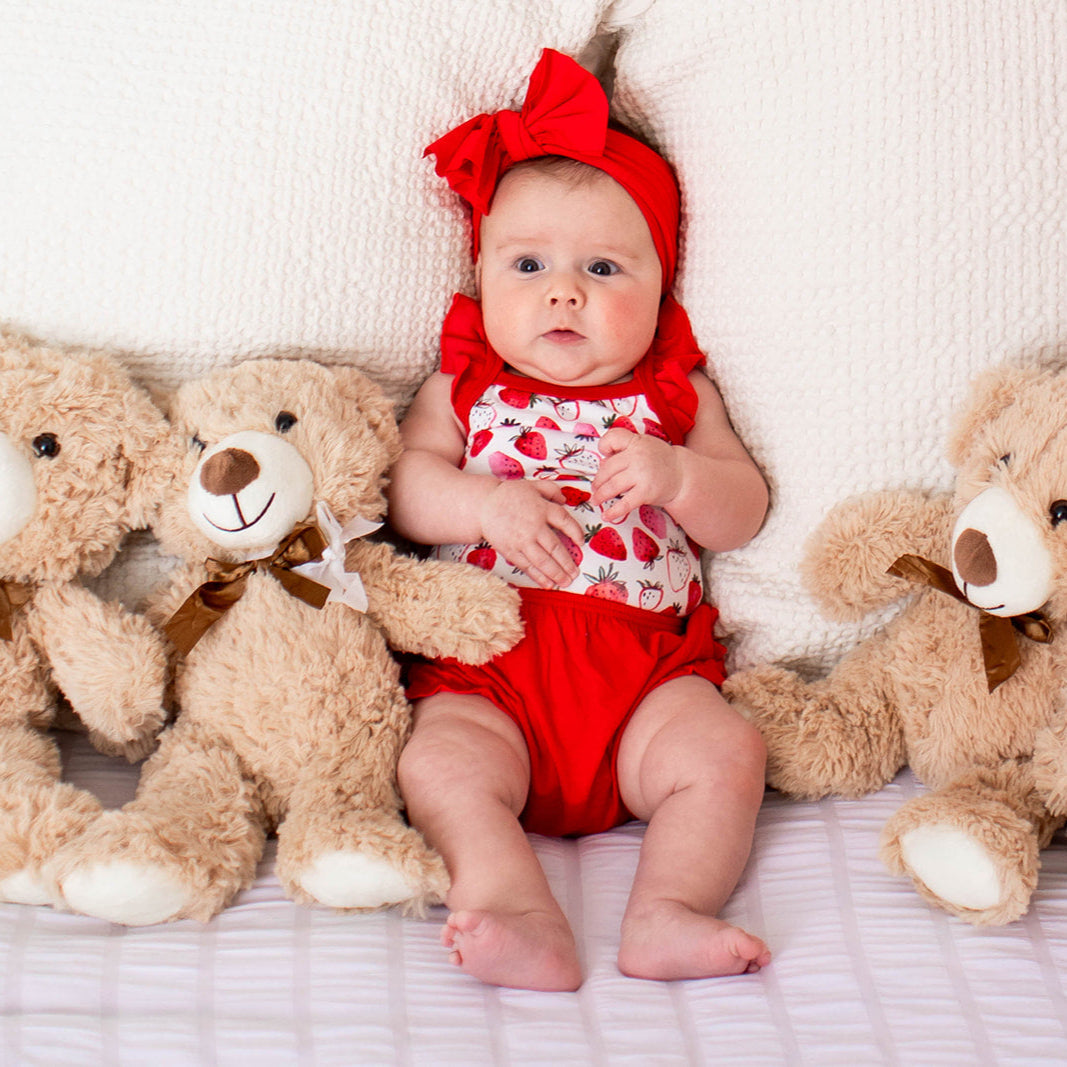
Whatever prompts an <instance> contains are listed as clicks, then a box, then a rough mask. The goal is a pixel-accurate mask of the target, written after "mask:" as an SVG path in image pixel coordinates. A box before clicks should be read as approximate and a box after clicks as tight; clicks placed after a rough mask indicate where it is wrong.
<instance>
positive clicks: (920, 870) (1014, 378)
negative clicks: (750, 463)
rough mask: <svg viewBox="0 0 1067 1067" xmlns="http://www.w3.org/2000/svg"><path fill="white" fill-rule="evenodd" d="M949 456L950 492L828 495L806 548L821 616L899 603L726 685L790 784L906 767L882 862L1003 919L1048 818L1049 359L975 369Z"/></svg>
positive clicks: (1053, 550) (802, 792)
mask: <svg viewBox="0 0 1067 1067" xmlns="http://www.w3.org/2000/svg"><path fill="white" fill-rule="evenodd" d="M949 458H950V460H951V462H952V464H953V465H954V467H955V468H956V470H957V477H956V487H955V493H954V495H952V496H951V497H949V496H945V497H933V498H931V497H927V496H924V495H921V494H919V493H913V492H886V493H881V494H876V495H873V496H870V497H864V498H860V499H858V500H854V501H849V502H845V503H844V504H842V505H839V506H838V507H837V508H835V509H834V510H833V511H832V512H831V513H830V514H829V515H828V517H827V518H826V520H824V523H823V524H822V525H821V526H820V528H819V529H818V530H817V531H816V533H815V534H814V535H813V537H812V540H811V542H810V544H809V546H808V550H807V553H806V558H805V561H804V569H805V578H806V580H807V583H808V585H809V587H810V588H811V590H812V592H813V594H814V596H815V597H816V599H817V600H818V602H819V604H820V606H821V607H822V609H823V610H824V611H825V613H826V614H827V615H829V616H831V617H836V618H839V619H858V618H861V617H862V616H863V615H865V614H866V613H868V612H871V611H873V610H874V609H876V608H883V607H885V606H887V605H889V604H891V603H892V602H893V601H895V600H897V599H899V598H902V597H909V598H910V600H909V602H908V603H907V604H906V606H905V607H904V608H903V610H902V611H901V612H900V613H899V614H898V615H897V616H896V617H895V618H893V619H892V620H891V621H889V622H888V623H887V624H886V625H885V626H884V627H883V628H881V629H880V630H879V631H878V632H877V633H876V634H875V635H874V636H873V637H871V638H869V639H868V640H866V641H863V642H862V643H861V644H860V645H859V646H858V647H857V648H856V649H854V650H853V651H852V652H851V653H850V654H849V655H847V656H845V657H844V659H842V660H841V662H840V663H839V664H838V665H837V667H836V668H835V669H834V670H833V671H832V672H831V673H830V674H829V675H828V676H827V677H826V678H823V679H821V680H817V681H805V680H804V679H802V678H801V677H800V676H799V675H798V674H796V673H794V672H791V671H788V670H784V669H781V668H777V667H764V668H758V669H754V670H750V671H743V672H740V673H738V674H737V675H736V676H734V677H733V678H732V679H731V680H730V681H729V682H728V683H727V690H726V691H727V693H728V694H729V696H730V698H731V699H732V700H733V701H734V702H735V703H736V704H737V705H738V706H739V708H740V709H741V710H742V712H745V713H747V714H748V715H749V716H750V717H751V719H752V720H753V721H754V722H756V723H757V724H758V725H759V727H760V729H761V730H762V731H763V735H764V738H765V739H766V742H767V747H768V781H769V782H770V784H771V785H773V786H775V787H777V788H779V789H781V790H783V791H785V792H787V793H791V794H793V795H794V796H798V797H809V798H814V797H820V796H824V795H826V794H830V793H838V794H842V795H845V796H853V797H855V796H860V795H862V794H864V793H868V792H871V791H873V790H876V789H878V788H880V787H881V786H883V785H884V784H885V783H886V782H888V781H889V780H890V779H891V778H892V777H893V776H894V775H895V774H896V772H897V771H898V770H899V769H900V768H901V767H902V766H903V765H904V764H905V763H908V764H910V765H911V767H912V768H913V770H914V772H915V774H916V775H917V776H918V777H919V778H920V779H921V780H922V781H923V782H924V783H925V784H926V785H927V786H928V787H929V789H930V791H929V792H927V793H925V794H923V795H920V796H918V797H916V798H914V799H912V800H910V801H909V802H908V803H906V804H905V805H904V806H903V807H902V808H901V809H900V810H899V811H898V812H897V813H896V814H895V815H894V816H893V817H892V818H891V819H890V821H889V823H888V824H887V825H886V827H885V829H884V833H883V837H882V857H883V859H884V860H885V861H886V863H887V864H888V866H889V867H890V869H891V870H892V871H894V873H906V874H908V875H910V876H911V878H912V879H913V881H914V883H915V885H916V887H917V888H918V890H919V892H920V893H921V894H922V895H923V896H924V897H926V898H927V899H928V900H930V901H932V902H934V903H936V904H938V905H939V906H941V907H942V908H945V909H946V910H947V911H950V912H952V913H953V914H955V915H958V916H960V917H961V918H964V919H966V920H968V921H970V922H972V923H976V924H985V923H1006V922H1010V921H1012V920H1014V919H1016V918H1018V917H1019V916H1020V915H1022V914H1023V913H1024V912H1025V911H1026V909H1027V907H1028V904H1029V900H1030V897H1031V894H1032V892H1033V890H1034V886H1035V884H1036V881H1037V872H1038V867H1039V859H1038V852H1039V850H1040V849H1042V848H1043V847H1045V846H1046V845H1047V844H1048V843H1049V840H1050V838H1051V837H1052V834H1053V833H1054V831H1055V829H1056V828H1057V827H1058V826H1059V825H1060V824H1061V822H1062V821H1063V820H1062V817H1061V816H1060V815H1059V814H1056V815H1053V814H1050V812H1049V810H1048V808H1047V807H1046V804H1045V802H1044V799H1043V793H1042V792H1041V791H1040V790H1039V789H1038V788H1037V787H1036V786H1035V779H1034V772H1033V764H1032V757H1033V756H1034V753H1035V747H1036V746H1037V745H1039V744H1041V743H1043V741H1042V738H1043V737H1044V736H1045V730H1046V728H1047V727H1048V726H1049V725H1050V724H1051V723H1052V722H1053V721H1055V720H1056V718H1057V712H1058V711H1059V710H1060V708H1061V707H1062V696H1061V694H1062V692H1063V687H1064V685H1065V684H1067V633H1064V631H1063V627H1064V619H1065V618H1067V369H1065V368H1061V367H1055V368H1053V367H1029V368H1025V367H1013V366H1003V367H999V368H995V369H993V370H991V371H988V372H986V374H985V375H983V376H981V377H980V378H979V379H978V380H977V381H976V382H975V384H974V386H973V393H972V396H971V399H970V402H969V405H968V406H967V407H966V410H965V411H964V412H963V413H962V416H961V417H960V418H959V420H958V422H957V425H956V426H955V429H954V432H953V434H952V436H951V440H950V444H949ZM1064 807H1067V805H1063V806H1061V807H1059V808H1058V810H1060V811H1062V810H1063V808H1064Z"/></svg>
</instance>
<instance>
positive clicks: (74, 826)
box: [0, 727, 100, 904]
mask: <svg viewBox="0 0 1067 1067" xmlns="http://www.w3.org/2000/svg"><path fill="white" fill-rule="evenodd" d="M60 773H61V765H60V758H59V750H58V749H57V748H56V745H55V742H54V741H53V740H52V739H51V738H50V737H48V736H47V735H46V734H44V733H40V732H38V731H37V730H33V729H31V728H29V727H23V728H17V727H9V728H7V729H3V730H0V900H7V901H11V902H12V903H15V904H51V903H53V901H54V892H53V891H52V889H51V887H50V885H49V882H48V879H47V878H46V877H45V875H44V873H43V868H44V866H45V865H46V863H47V861H48V860H50V859H51V857H52V856H53V854H54V853H55V852H56V850H57V849H59V848H60V847H61V846H62V845H63V843H64V842H65V841H68V840H70V839H71V838H72V837H75V836H76V835H77V834H79V833H81V832H82V831H83V830H84V829H85V828H86V827H87V826H89V824H90V823H91V822H92V821H93V819H95V818H96V817H97V815H99V813H100V802H99V801H98V800H97V799H96V797H94V796H93V795H92V794H91V793H88V792H86V791H85V790H83V789H78V788H77V787H76V786H74V785H71V784H70V783H69V782H62V781H60Z"/></svg>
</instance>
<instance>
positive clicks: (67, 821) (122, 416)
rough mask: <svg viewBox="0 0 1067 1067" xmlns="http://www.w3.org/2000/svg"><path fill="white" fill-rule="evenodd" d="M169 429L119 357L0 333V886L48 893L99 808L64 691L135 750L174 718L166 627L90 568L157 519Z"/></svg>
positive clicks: (109, 734)
mask: <svg viewBox="0 0 1067 1067" xmlns="http://www.w3.org/2000/svg"><path fill="white" fill-rule="evenodd" d="M166 435H167V428H166V425H165V423H164V420H163V416H162V414H161V413H160V412H159V410H158V409H157V408H156V407H155V406H154V405H153V404H152V403H151V401H150V400H149V398H148V395H147V394H146V393H144V392H143V391H141V390H140V389H138V388H136V387H135V386H134V385H133V384H132V383H131V381H130V379H129V378H128V377H127V375H126V374H125V372H124V371H123V370H122V369H121V368H120V367H119V365H118V364H117V363H116V362H115V361H113V360H112V359H110V358H109V357H108V356H105V355H102V354H82V355H73V354H66V353H63V352H60V351H57V350H54V349H49V348H46V347H44V346H38V345H35V344H33V343H31V342H30V341H28V340H26V339H25V338H19V337H16V336H13V335H10V334H4V335H2V336H0V500H2V504H0V899H3V900H9V901H15V902H18V903H24V904H44V903H48V902H50V899H51V898H50V893H49V890H48V883H47V880H46V879H45V878H43V877H42V867H43V865H44V864H45V863H46V862H47V861H48V860H49V859H50V858H51V856H52V854H53V853H54V852H55V850H56V849H57V848H58V847H59V846H60V845H61V844H62V842H64V841H65V840H67V839H68V838H69V837H71V836H72V835H74V834H77V833H78V832H79V831H81V830H82V829H84V828H85V826H86V825H88V824H89V823H90V822H91V821H92V820H93V819H94V818H95V817H96V815H97V814H98V813H99V811H100V805H99V803H98V802H97V800H96V798H95V797H94V796H92V795H91V794H90V793H87V792H85V791H84V790H81V789H77V788H75V787H74V786H73V785H71V784H70V783H67V782H63V781H62V780H61V777H60V775H61V768H60V759H59V752H58V749H57V748H56V745H55V742H54V741H53V740H52V739H51V737H50V736H49V735H48V732H47V730H48V727H49V726H51V725H52V723H53V722H54V721H55V718H56V715H57V711H59V710H61V709H62V710H63V711H66V706H65V705H61V701H60V696H62V697H65V698H66V700H67V701H68V702H69V704H70V706H71V707H72V708H73V710H74V712H75V713H76V714H77V715H78V716H79V717H80V719H81V720H82V722H83V724H84V726H85V727H87V728H88V731H89V735H90V737H91V739H92V741H93V743H94V744H95V745H96V747H97V748H99V749H101V750H102V751H105V752H109V753H122V754H124V755H126V756H127V757H128V758H130V759H138V758H140V757H142V756H144V755H145V754H146V752H147V750H148V749H149V748H150V747H151V743H152V738H153V737H154V736H155V734H156V733H157V732H158V730H159V729H160V727H161V726H162V725H163V721H164V712H163V699H164V681H165V674H166V657H165V653H164V647H163V642H162V640H161V638H160V636H159V634H158V633H157V632H156V631H155V630H153V629H152V627H151V626H149V624H148V623H147V622H146V621H145V620H144V619H143V618H141V617H139V616H137V615H134V614H131V613H130V612H129V611H127V610H126V609H125V608H123V607H122V606H121V605H119V604H115V603H109V602H105V601H103V600H101V599H99V598H98V597H97V596H96V595H95V594H94V593H93V592H91V591H90V590H89V589H88V588H86V587H85V586H84V585H82V584H81V579H82V578H85V577H91V576H93V575H96V574H99V573H100V572H101V571H102V570H103V569H104V567H106V566H107V564H108V563H110V562H111V560H112V558H113V557H114V556H115V553H116V551H117V550H118V548H119V545H120V543H121V542H122V540H123V538H124V536H125V535H126V533H127V532H128V531H130V530H131V529H135V528H138V527H144V526H146V525H147V524H148V520H149V514H150V509H151V506H152V505H153V503H154V501H156V500H157V499H158V498H159V495H160V492H161V488H162V481H161V479H160V476H159V474H160V472H159V469H158V467H157V465H156V460H157V457H158V455H159V450H160V445H161V443H162V442H163V441H164V440H165V438H166Z"/></svg>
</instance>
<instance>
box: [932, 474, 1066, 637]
mask: <svg viewBox="0 0 1067 1067" xmlns="http://www.w3.org/2000/svg"><path fill="white" fill-rule="evenodd" d="M952 573H953V576H954V577H955V579H956V584H957V585H958V586H959V587H960V589H961V590H962V592H963V594H964V596H966V597H967V599H968V600H969V601H970V602H971V603H972V604H973V605H974V606H975V607H977V608H981V609H982V610H983V611H987V612H989V614H990V615H1001V616H1005V617H1008V616H1012V615H1025V614H1027V613H1028V612H1031V611H1037V610H1038V609H1039V608H1040V607H1042V606H1043V605H1044V604H1045V602H1046V601H1047V600H1048V598H1049V597H1050V596H1051V595H1052V557H1051V555H1050V554H1049V551H1048V548H1047V547H1046V546H1045V543H1044V541H1043V540H1042V537H1041V533H1040V531H1039V530H1038V528H1037V527H1036V526H1035V525H1034V523H1033V522H1032V520H1031V519H1030V518H1029V517H1028V516H1027V515H1026V514H1025V513H1024V512H1023V511H1022V509H1021V508H1020V507H1019V506H1018V505H1017V504H1016V503H1015V500H1014V499H1013V497H1012V496H1011V494H1010V493H1009V492H1008V491H1007V490H1005V489H1001V488H1000V487H999V486H993V487H992V488H990V489H986V490H984V491H983V492H981V493H979V494H978V496H976V497H975V498H974V499H973V500H972V501H971V502H970V503H969V504H968V505H967V506H966V507H965V508H964V509H963V511H961V512H960V515H959V517H958V518H957V520H956V526H955V529H954V530H953V533H952Z"/></svg>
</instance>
